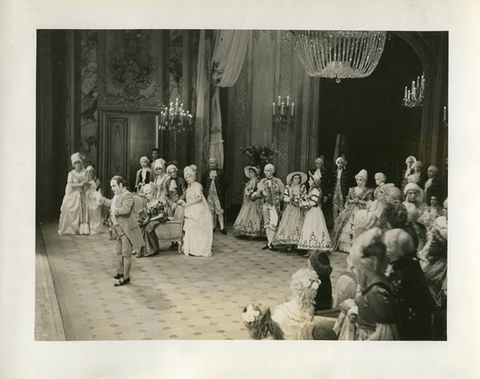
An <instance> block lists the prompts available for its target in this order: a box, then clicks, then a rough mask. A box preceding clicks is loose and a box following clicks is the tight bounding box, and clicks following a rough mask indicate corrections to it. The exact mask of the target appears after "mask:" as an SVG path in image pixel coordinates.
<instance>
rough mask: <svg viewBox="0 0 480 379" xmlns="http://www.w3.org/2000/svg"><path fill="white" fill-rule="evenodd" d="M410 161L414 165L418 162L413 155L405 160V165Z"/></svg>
mask: <svg viewBox="0 0 480 379" xmlns="http://www.w3.org/2000/svg"><path fill="white" fill-rule="evenodd" d="M408 161H411V162H412V163H415V162H416V161H417V158H415V157H414V156H413V155H410V156H409V157H407V159H405V163H406V164H408Z"/></svg>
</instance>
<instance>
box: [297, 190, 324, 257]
mask: <svg viewBox="0 0 480 379" xmlns="http://www.w3.org/2000/svg"><path fill="white" fill-rule="evenodd" d="M308 198H309V200H310V202H311V203H312V202H313V203H315V205H313V206H312V207H311V208H310V209H308V210H307V213H306V215H305V220H304V222H303V228H302V237H301V238H300V241H299V243H298V248H299V249H302V250H320V251H330V250H332V242H331V240H330V235H329V233H328V229H327V223H326V222H325V217H324V216H323V212H322V209H321V208H320V199H321V198H322V193H321V192H320V189H318V188H311V189H310V191H309V194H308Z"/></svg>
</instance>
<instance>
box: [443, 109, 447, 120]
mask: <svg viewBox="0 0 480 379" xmlns="http://www.w3.org/2000/svg"><path fill="white" fill-rule="evenodd" d="M443 121H447V107H443Z"/></svg>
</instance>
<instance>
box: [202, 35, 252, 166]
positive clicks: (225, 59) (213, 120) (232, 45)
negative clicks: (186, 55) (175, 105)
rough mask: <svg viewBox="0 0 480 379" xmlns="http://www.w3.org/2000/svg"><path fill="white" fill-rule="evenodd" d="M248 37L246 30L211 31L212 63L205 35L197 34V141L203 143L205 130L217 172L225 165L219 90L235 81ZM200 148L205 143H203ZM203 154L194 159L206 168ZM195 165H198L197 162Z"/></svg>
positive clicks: (208, 43)
mask: <svg viewBox="0 0 480 379" xmlns="http://www.w3.org/2000/svg"><path fill="white" fill-rule="evenodd" d="M250 37H251V31H248V30H222V31H214V33H213V52H212V53H211V60H210V62H208V61H209V59H208V57H209V55H210V54H209V53H210V50H211V47H210V46H211V45H210V42H209V39H208V38H207V36H206V32H205V31H204V30H202V31H201V34H200V45H199V53H198V54H199V56H198V66H197V72H198V77H197V114H196V128H197V131H196V137H198V138H201V141H202V142H204V140H205V136H206V134H207V133H206V132H207V130H208V140H209V149H208V152H209V157H215V158H217V159H218V164H219V167H220V168H223V162H224V152H223V137H222V113H221V109H220V87H231V86H233V85H234V84H235V82H236V81H237V79H238V76H239V75H240V71H241V69H242V65H243V61H244V59H245V54H246V52H247V47H248V42H249V41H250ZM207 68H208V69H207ZM210 86H211V87H210ZM197 133H198V134H197ZM197 141H199V139H197ZM203 147H204V143H202V148H203ZM202 150H203V152H204V151H205V150H204V149H202ZM203 152H202V153H201V154H202V156H201V157H200V156H196V159H197V158H201V162H202V165H205V164H206V158H207V159H208V157H204V156H203V154H204V153H203ZM198 155H200V153H199V154H198ZM197 161H198V162H200V160H197Z"/></svg>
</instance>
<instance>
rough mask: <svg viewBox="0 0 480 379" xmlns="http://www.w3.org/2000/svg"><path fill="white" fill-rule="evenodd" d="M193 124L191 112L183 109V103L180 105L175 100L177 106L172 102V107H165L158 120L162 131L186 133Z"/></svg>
mask: <svg viewBox="0 0 480 379" xmlns="http://www.w3.org/2000/svg"><path fill="white" fill-rule="evenodd" d="M192 124H193V116H192V115H191V114H190V111H186V110H185V109H184V108H183V103H181V104H179V103H178V99H175V104H174V103H173V101H172V102H170V107H165V109H164V110H163V111H161V112H160V118H159V120H158V129H160V130H162V131H173V132H184V131H186V130H189V129H190V128H191V127H192Z"/></svg>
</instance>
